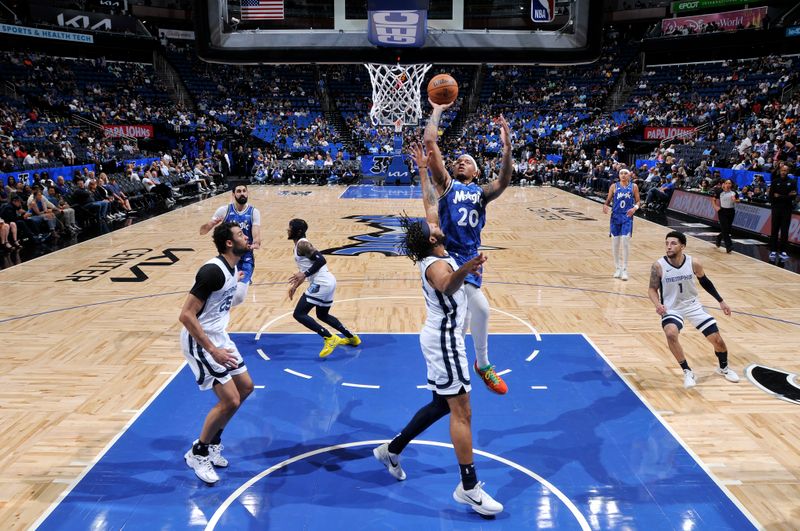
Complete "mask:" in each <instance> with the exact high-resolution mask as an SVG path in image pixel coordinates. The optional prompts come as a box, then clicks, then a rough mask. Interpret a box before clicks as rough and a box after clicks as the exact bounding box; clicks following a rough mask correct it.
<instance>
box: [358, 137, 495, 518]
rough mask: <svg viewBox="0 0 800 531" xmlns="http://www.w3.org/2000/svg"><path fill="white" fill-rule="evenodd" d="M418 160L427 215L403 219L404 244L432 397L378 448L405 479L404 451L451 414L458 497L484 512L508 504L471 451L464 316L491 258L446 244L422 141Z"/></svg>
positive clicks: (417, 148)
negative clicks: (419, 293)
mask: <svg viewBox="0 0 800 531" xmlns="http://www.w3.org/2000/svg"><path fill="white" fill-rule="evenodd" d="M412 157H413V159H414V161H415V162H416V163H417V165H418V166H419V174H420V180H421V181H422V196H423V204H424V206H425V217H426V220H425V221H415V220H410V219H408V218H404V219H403V229H404V231H405V235H404V237H403V240H402V242H401V250H402V251H403V253H404V254H405V255H406V256H408V257H409V258H411V260H412V261H413V262H414V263H416V264H418V266H419V269H420V273H421V276H422V289H423V293H424V296H425V305H426V306H427V308H428V318H427V320H426V321H425V325H424V326H423V328H422V331H421V332H420V346H421V348H422V353H423V356H424V358H425V364H426V366H427V381H428V389H430V390H431V391H432V394H433V399H432V400H431V402H429V403H428V404H427V405H425V406H424V407H422V408H421V409H420V410H419V411H417V413H416V414H415V415H414V417H413V418H412V419H411V421H410V422H409V423H408V424H407V425H406V426H405V427H404V428H403V429H402V430H401V431H400V433H399V434H398V435H397V436H396V437H395V438H394V439H392V441H391V442H389V443H385V444H382V445H380V446H378V447H377V448H375V449H374V450H373V452H372V453H373V455H374V456H375V458H376V459H377V460H378V461H380V462H381V463H383V464H384V465H385V466H386V468H387V469H388V470H389V473H390V474H391V475H392V476H394V477H395V478H396V479H398V480H400V481H402V480H404V479H406V473H405V472H404V471H403V469H402V467H401V466H400V453H401V452H402V451H403V450H404V449H405V447H406V446H407V445H408V444H409V443H410V442H411V441H412V440H413V439H414V438H415V437H417V436H418V435H420V434H421V433H422V432H424V431H425V430H426V429H428V428H429V427H430V426H431V425H433V423H435V422H436V421H438V420H439V419H441V418H442V417H444V416H445V415H447V414H450V438H451V440H452V442H453V448H454V449H455V452H456V458H457V459H458V464H459V469H460V472H461V481H460V482H459V484H458V485H457V486H456V489H455V491H454V492H453V499H454V500H455V501H457V502H458V503H463V504H466V505H469V506H471V507H472V509H473V510H474V511H475V512H477V513H480V514H482V515H494V514H497V513H499V512H500V511H502V510H503V505H502V504H500V503H498V502H497V501H496V500H494V499H493V498H492V497H491V496H490V495H489V494H487V493H486V492H485V491H484V490H483V488H482V487H483V482H478V477H477V474H476V472H475V465H474V459H473V452H472V424H471V415H472V412H471V408H470V400H469V393H470V389H471V387H470V380H469V363H467V353H466V349H465V348H464V337H463V334H462V332H463V328H464V319H465V317H466V306H467V294H466V291H465V289H464V280H465V279H466V278H467V275H469V274H475V273H477V272H478V271H480V267H481V265H482V264H483V263H484V262H486V257H485V256H484V255H483V253H478V255H477V256H475V257H474V258H472V259H471V260H468V261H467V262H465V263H464V264H463V265H462V266H461V267H458V265H457V264H456V261H455V260H454V259H453V258H452V257H450V256H449V255H448V254H447V251H445V247H444V241H445V236H444V234H443V233H442V231H441V229H440V228H439V214H438V202H439V201H438V197H437V194H436V190H435V187H434V185H433V182H431V181H430V176H429V175H428V171H427V163H428V157H427V155H426V154H425V153H424V152H423V150H422V148H421V147H420V146H419V145H415V146H414V147H413V148H412Z"/></svg>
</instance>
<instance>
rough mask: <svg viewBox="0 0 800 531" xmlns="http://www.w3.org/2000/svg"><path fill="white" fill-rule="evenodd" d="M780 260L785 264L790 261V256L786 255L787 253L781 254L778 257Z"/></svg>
mask: <svg viewBox="0 0 800 531" xmlns="http://www.w3.org/2000/svg"><path fill="white" fill-rule="evenodd" d="M778 258H780V259H781V262H785V261H786V260H788V259H789V255H788V254H786V252H782V253H781V254H779V255H778Z"/></svg>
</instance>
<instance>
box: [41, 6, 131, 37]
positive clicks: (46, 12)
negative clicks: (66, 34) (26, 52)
mask: <svg viewBox="0 0 800 531" xmlns="http://www.w3.org/2000/svg"><path fill="white" fill-rule="evenodd" d="M31 17H32V18H33V19H34V21H36V22H44V23H45V24H56V25H59V26H62V27H65V28H75V29H82V30H90V31H117V32H129V33H142V28H140V25H139V23H138V21H137V20H136V19H135V18H133V17H127V16H123V15H107V14H104V13H93V12H89V11H76V10H74V9H61V8H56V7H49V6H43V5H33V6H31Z"/></svg>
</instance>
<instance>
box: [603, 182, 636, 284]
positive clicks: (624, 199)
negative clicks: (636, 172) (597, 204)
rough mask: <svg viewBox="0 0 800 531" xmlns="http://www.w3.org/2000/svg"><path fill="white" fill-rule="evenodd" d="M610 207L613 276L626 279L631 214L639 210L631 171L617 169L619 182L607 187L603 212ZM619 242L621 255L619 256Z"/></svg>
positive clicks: (631, 222)
mask: <svg viewBox="0 0 800 531" xmlns="http://www.w3.org/2000/svg"><path fill="white" fill-rule="evenodd" d="M609 206H610V207H611V221H610V224H611V225H610V227H609V235H610V236H611V253H612V255H613V256H614V268H615V271H614V278H619V279H622V280H628V254H630V245H631V236H632V235H633V215H634V214H635V213H636V211H637V210H639V187H638V186H636V183H631V172H630V170H628V169H625V168H622V169H621V170H619V183H613V184H612V185H611V186H610V187H609V188H608V197H606V202H605V204H604V205H603V214H608V207H609ZM620 244H621V245H622V257H620V252H619V248H620Z"/></svg>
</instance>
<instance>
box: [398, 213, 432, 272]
mask: <svg viewBox="0 0 800 531" xmlns="http://www.w3.org/2000/svg"><path fill="white" fill-rule="evenodd" d="M400 227H401V228H402V229H403V232H404V234H403V237H402V238H401V239H400V242H399V243H398V244H397V250H398V252H399V253H400V254H404V255H406V256H407V257H409V258H411V261H412V262H414V263H415V264H416V263H417V262H419V261H420V260H422V259H423V258H425V257H428V256H430V255H431V254H432V252H433V244H432V243H431V241H430V237H431V229H430V227H429V226H428V222H427V221H425V220H424V219H420V218H410V217H408V216H407V215H406V214H405V212H404V213H403V214H402V215H401V216H400Z"/></svg>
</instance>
